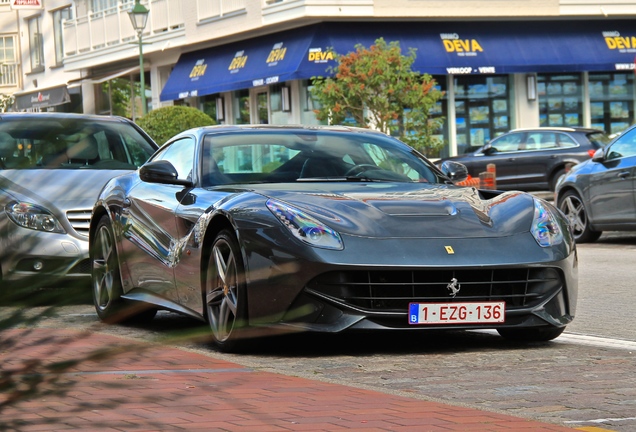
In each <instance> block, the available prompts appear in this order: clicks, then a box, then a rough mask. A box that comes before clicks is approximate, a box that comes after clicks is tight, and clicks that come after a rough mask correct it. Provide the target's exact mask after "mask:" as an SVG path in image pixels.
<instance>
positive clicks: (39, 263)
mask: <svg viewBox="0 0 636 432" xmlns="http://www.w3.org/2000/svg"><path fill="white" fill-rule="evenodd" d="M43 268H44V263H43V262H42V261H35V262H34V263H33V270H35V271H40V270H42V269H43Z"/></svg>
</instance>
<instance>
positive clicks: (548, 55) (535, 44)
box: [161, 20, 636, 101]
mask: <svg viewBox="0 0 636 432" xmlns="http://www.w3.org/2000/svg"><path fill="white" fill-rule="evenodd" d="M380 37H383V38H384V39H385V40H386V41H387V42H390V41H399V42H400V46H401V48H402V51H403V53H406V52H407V50H408V48H415V49H416V55H417V57H416V60H415V63H414V64H413V69H414V70H416V71H419V72H422V73H429V74H434V75H447V74H453V75H458V74H507V73H533V72H538V73H542V72H583V71H589V72H592V71H616V70H633V69H634V57H635V55H636V30H633V24H632V23H631V21H628V20H598V21H586V22H585V23H584V24H583V23H582V22H580V21H524V22H522V21H515V22H510V21H506V22H499V21H497V22H492V21H491V22H472V23H467V22H421V21H419V22H356V23H354V22H328V23H321V24H316V25H312V26H307V27H303V28H299V29H295V30H290V31H285V32H281V33H277V34H272V35H268V36H263V37H259V38H256V39H252V40H245V41H242V42H237V43H233V44H229V45H225V46H222V47H215V48H209V49H207V50H203V51H197V52H191V53H186V54H183V55H182V56H181V57H180V58H179V61H178V62H177V64H176V66H175V68H174V70H173V71H172V74H171V75H170V78H169V79H168V82H167V83H166V86H165V87H164V89H163V91H162V93H161V100H162V101H165V100H174V99H181V98H185V97H189V96H203V95H208V94H213V93H219V92H223V91H229V90H239V89H246V88H250V87H255V86H260V85H267V84H273V83H279V82H284V81H288V80H293V79H306V78H311V77H313V76H320V75H322V76H325V75H328V73H329V72H328V67H330V66H335V65H336V62H335V60H334V59H333V56H331V55H330V54H329V50H330V48H331V49H333V50H334V51H335V52H336V53H338V54H346V53H347V52H350V51H352V50H354V48H355V45H356V44H362V45H364V46H367V47H368V46H370V45H372V44H373V43H374V42H375V40H376V39H378V38H380Z"/></svg>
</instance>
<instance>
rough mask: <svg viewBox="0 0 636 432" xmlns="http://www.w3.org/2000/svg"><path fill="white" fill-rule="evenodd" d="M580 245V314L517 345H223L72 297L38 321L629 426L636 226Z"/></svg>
mask: <svg viewBox="0 0 636 432" xmlns="http://www.w3.org/2000/svg"><path fill="white" fill-rule="evenodd" d="M578 251H579V264H580V269H579V275H580V294H579V302H578V310H577V315H576V319H575V320H574V322H573V323H572V324H571V325H570V326H568V329H567V331H566V333H564V334H563V335H562V336H561V337H560V338H558V339H556V340H555V341H553V342H549V343H537V344H530V345H520V344H514V343H511V342H507V341H505V340H504V339H502V338H500V337H499V336H497V335H496V334H494V333H491V332H450V333H425V334H421V333H419V334H413V333H408V334H397V335H393V334H392V335H391V337H385V336H381V335H377V334H375V335H355V336H352V335H338V336H325V335H290V336H286V337H281V338H276V339H266V340H262V341H260V342H259V343H258V344H257V345H256V347H255V349H254V351H252V352H250V353H248V354H241V355H236V354H235V355H228V354H223V353H219V352H216V351H215V350H214V348H213V347H212V346H211V345H210V344H209V343H207V342H206V341H205V340H200V339H199V340H192V339H188V336H190V335H192V334H197V333H198V330H199V329H201V327H200V323H198V322H195V321H192V320H189V319H186V318H183V317H180V316H178V315H176V314H173V313H168V312H161V313H160V314H159V315H158V316H157V318H155V319H154V320H153V321H152V322H150V323H148V324H146V325H143V326H105V327H102V326H100V325H99V324H98V323H97V317H96V315H95V313H94V311H93V309H92V307H91V306H90V305H87V304H79V305H74V306H69V307H64V308H62V309H61V310H60V311H59V315H58V316H57V317H53V318H49V319H45V320H43V321H42V322H40V324H39V325H40V326H45V327H49V326H65V327H77V328H94V329H95V330H98V331H104V332H108V333H113V334H117V335H119V336H123V337H129V338H138V339H143V340H158V341H160V340H163V343H169V344H177V345H180V346H182V347H184V348H185V349H191V350H195V351H197V352H200V353H204V354H205V355H209V356H211V357H215V358H222V359H225V360H229V361H232V362H235V363H239V364H242V365H245V366H248V367H252V368H258V369H262V370H267V371H273V372H277V373H281V374H287V375H294V376H302V377H307V378H311V379H318V380H324V381H329V382H337V383H340V384H346V385H350V386H354V387H362V388H369V389H374V390H380V391H384V392H387V393H395V394H401V395H405V396H408V397H414V398H421V399H427V400H436V401H441V402H445V403H451V404H457V405H463V406H469V407H474V408H481V409H486V410H490V411H496V412H502V413H507V414H512V415H517V416H520V417H526V418H531V419H537V420H541V421H546V422H550V423H557V424H562V425H566V426H571V427H601V428H605V429H610V430H615V431H621V432H623V431H624V432H627V431H634V430H636V374H634V371H636V316H635V314H634V305H635V304H636V282H635V281H634V279H635V276H636V274H635V273H634V264H633V263H634V262H636V234H618V233H609V234H604V235H603V237H601V239H600V240H599V241H598V242H597V243H594V244H589V245H580V246H579V247H578ZM95 326H97V327H95ZM166 335H170V336H176V338H175V339H171V340H169V341H166V340H164V339H162V338H164V337H165V336H166ZM181 337H183V338H181Z"/></svg>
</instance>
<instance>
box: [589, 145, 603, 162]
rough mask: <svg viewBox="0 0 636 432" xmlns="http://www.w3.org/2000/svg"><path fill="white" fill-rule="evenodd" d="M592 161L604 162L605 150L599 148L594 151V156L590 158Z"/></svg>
mask: <svg viewBox="0 0 636 432" xmlns="http://www.w3.org/2000/svg"><path fill="white" fill-rule="evenodd" d="M592 160H593V161H594V162H603V161H604V160H605V148H604V147H601V148H600V149H598V150H596V151H595V152H594V155H593V156H592Z"/></svg>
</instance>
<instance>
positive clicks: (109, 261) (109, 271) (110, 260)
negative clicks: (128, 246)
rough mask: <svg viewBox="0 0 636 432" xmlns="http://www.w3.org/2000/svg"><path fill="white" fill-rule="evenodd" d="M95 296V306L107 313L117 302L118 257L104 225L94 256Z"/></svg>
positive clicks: (97, 239) (99, 232)
mask: <svg viewBox="0 0 636 432" xmlns="http://www.w3.org/2000/svg"><path fill="white" fill-rule="evenodd" d="M92 261H93V294H94V298H95V306H96V307H97V308H98V309H99V310H101V311H102V312H106V311H107V310H108V309H109V308H110V307H111V305H112V303H113V302H114V301H116V298H115V296H116V293H115V283H116V282H115V280H116V279H115V277H116V274H115V273H116V272H117V257H116V253H115V248H114V244H113V240H112V236H111V233H110V230H109V228H108V226H106V225H102V226H100V228H99V230H98V231H97V235H96V245H95V249H94V256H93V260H92Z"/></svg>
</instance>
